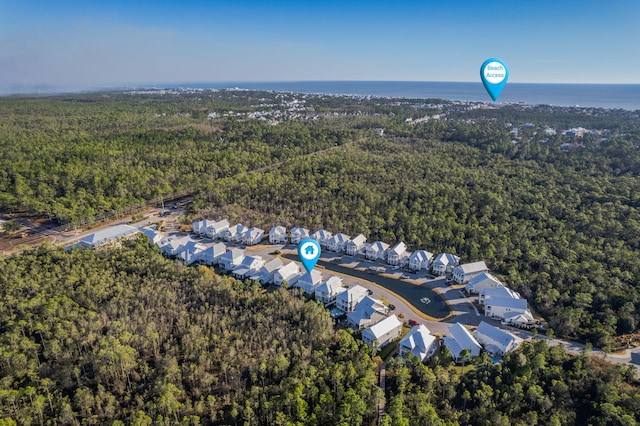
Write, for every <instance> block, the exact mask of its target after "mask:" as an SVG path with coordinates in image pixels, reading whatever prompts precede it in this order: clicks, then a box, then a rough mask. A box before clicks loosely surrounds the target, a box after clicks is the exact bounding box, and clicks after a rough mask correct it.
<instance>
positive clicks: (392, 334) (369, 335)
mask: <svg viewBox="0 0 640 426" xmlns="http://www.w3.org/2000/svg"><path fill="white" fill-rule="evenodd" d="M401 332H402V322H400V320H399V319H398V317H396V316H395V315H391V316H388V317H386V318H385V319H383V320H382V321H380V322H378V323H376V324H374V325H372V326H371V327H369V328H365V329H364V330H362V341H363V342H364V344H365V345H369V346H372V345H374V344H375V348H376V349H380V348H382V347H384V346H386V345H388V344H389V343H391V342H392V341H393V340H394V339H397V338H398V337H400V333H401Z"/></svg>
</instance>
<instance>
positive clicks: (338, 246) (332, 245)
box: [327, 233, 351, 252]
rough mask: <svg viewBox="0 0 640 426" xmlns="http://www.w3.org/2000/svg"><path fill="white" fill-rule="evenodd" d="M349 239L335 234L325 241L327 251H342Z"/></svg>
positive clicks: (340, 234)
mask: <svg viewBox="0 0 640 426" xmlns="http://www.w3.org/2000/svg"><path fill="white" fill-rule="evenodd" d="M350 240H351V237H350V236H348V235H345V234H342V233H337V234H335V235H333V236H331V237H330V238H329V239H328V240H327V250H329V251H335V252H340V251H344V250H345V248H346V245H347V243H348V242H349V241H350Z"/></svg>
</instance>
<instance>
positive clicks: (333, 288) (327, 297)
mask: <svg viewBox="0 0 640 426" xmlns="http://www.w3.org/2000/svg"><path fill="white" fill-rule="evenodd" d="M345 291H347V288H346V287H344V286H343V284H342V278H340V277H337V276H335V275H334V276H332V277H329V279H327V280H326V281H325V282H323V283H322V284H320V285H319V286H318V287H317V288H316V291H315V296H316V300H318V301H320V302H322V303H324V304H325V305H328V304H330V303H333V302H335V300H336V296H337V295H338V294H340V293H342V292H345Z"/></svg>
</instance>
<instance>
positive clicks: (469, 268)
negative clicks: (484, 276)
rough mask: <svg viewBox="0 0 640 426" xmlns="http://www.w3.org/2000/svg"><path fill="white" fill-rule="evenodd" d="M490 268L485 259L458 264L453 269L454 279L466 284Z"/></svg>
mask: <svg viewBox="0 0 640 426" xmlns="http://www.w3.org/2000/svg"><path fill="white" fill-rule="evenodd" d="M488 270H489V268H487V265H486V263H484V261H482V260H481V261H480V262H473V263H465V264H464V265H458V266H456V268H455V269H454V270H453V281H455V282H456V283H458V284H464V283H466V282H468V281H469V280H470V279H472V278H473V277H475V276H476V275H479V274H481V273H483V272H487V271H488Z"/></svg>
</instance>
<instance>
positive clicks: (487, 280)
mask: <svg viewBox="0 0 640 426" xmlns="http://www.w3.org/2000/svg"><path fill="white" fill-rule="evenodd" d="M501 285H502V283H501V282H500V280H498V279H497V278H496V277H494V276H493V275H491V274H490V273H489V272H482V273H481V274H478V275H476V276H475V277H473V278H471V279H470V280H469V282H468V283H467V285H466V286H465V290H466V291H467V293H468V294H479V293H480V291H482V290H484V289H485V288H496V287H499V286H501Z"/></svg>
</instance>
